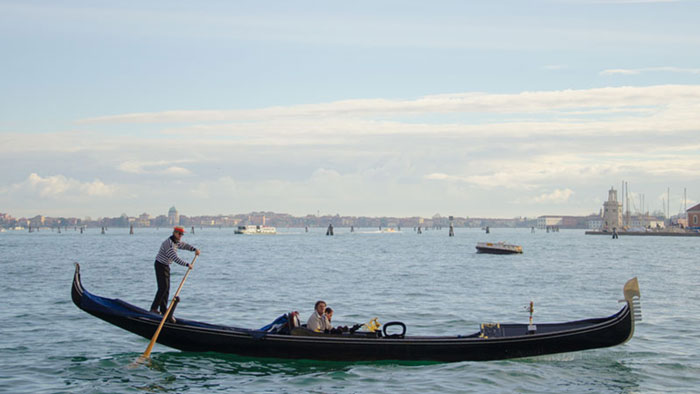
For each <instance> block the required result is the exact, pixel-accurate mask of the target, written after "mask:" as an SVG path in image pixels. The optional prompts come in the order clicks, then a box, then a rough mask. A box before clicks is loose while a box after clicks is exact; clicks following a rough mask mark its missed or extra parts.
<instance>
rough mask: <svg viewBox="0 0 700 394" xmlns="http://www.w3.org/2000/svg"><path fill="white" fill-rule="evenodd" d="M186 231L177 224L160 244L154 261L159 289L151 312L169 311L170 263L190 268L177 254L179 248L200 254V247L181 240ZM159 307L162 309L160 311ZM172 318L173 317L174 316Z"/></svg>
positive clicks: (163, 312) (161, 312)
mask: <svg viewBox="0 0 700 394" xmlns="http://www.w3.org/2000/svg"><path fill="white" fill-rule="evenodd" d="M184 233H185V229H184V228H182V227H180V226H175V227H173V235H171V236H170V237H168V238H167V239H166V240H165V241H163V243H162V244H161V245H160V250H159V251H158V255H157V256H156V262H155V263H154V266H155V269H156V282H158V291H157V292H156V296H155V298H154V299H153V303H152V304H151V312H154V313H160V314H165V313H166V312H167V311H168V305H167V303H168V295H169V293H170V263H172V262H173V261H174V262H176V263H178V264H180V265H182V266H185V267H187V268H190V264H189V263H187V262H186V261H185V260H183V259H181V258H179V257H178V256H177V250H178V249H184V250H190V251H193V252H194V254H195V255H197V256H199V249H197V248H195V247H194V246H192V245H190V244H188V243H185V242H183V241H182V240H181V239H182V235H183V234H184ZM158 309H160V312H159V311H158ZM171 319H173V318H172V316H171ZM173 320H174V319H173Z"/></svg>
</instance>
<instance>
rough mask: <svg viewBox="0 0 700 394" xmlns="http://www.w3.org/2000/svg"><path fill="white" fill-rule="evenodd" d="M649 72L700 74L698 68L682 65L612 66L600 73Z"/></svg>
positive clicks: (630, 73) (629, 73) (633, 73)
mask: <svg viewBox="0 0 700 394" xmlns="http://www.w3.org/2000/svg"><path fill="white" fill-rule="evenodd" d="M649 72H668V73H680V74H695V75H697V74H700V68H682V67H670V66H667V67H644V68H612V69H607V70H603V71H601V72H600V74H601V75H639V74H642V73H649Z"/></svg>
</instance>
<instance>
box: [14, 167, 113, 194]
mask: <svg viewBox="0 0 700 394" xmlns="http://www.w3.org/2000/svg"><path fill="white" fill-rule="evenodd" d="M117 190H118V188H117V186H114V185H108V184H105V183H104V182H102V181H100V180H99V179H95V180H94V181H92V182H81V181H79V180H76V179H72V178H68V177H65V176H63V175H52V176H47V177H42V176H40V175H38V174H36V173H31V174H29V176H28V177H27V179H25V180H24V181H22V182H20V183H16V184H13V185H11V186H10V187H8V188H6V189H5V190H4V192H5V193H9V194H13V195H30V196H34V197H41V198H48V199H64V198H78V199H84V198H86V197H110V196H113V195H114V194H115V192H116V191H117Z"/></svg>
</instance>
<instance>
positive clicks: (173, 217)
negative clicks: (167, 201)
mask: <svg viewBox="0 0 700 394" xmlns="http://www.w3.org/2000/svg"><path fill="white" fill-rule="evenodd" d="M168 224H169V225H171V226H177V225H178V224H180V213H179V212H178V211H177V209H175V207H170V210H168Z"/></svg>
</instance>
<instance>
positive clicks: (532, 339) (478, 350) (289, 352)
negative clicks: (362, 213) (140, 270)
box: [71, 264, 641, 362]
mask: <svg viewBox="0 0 700 394" xmlns="http://www.w3.org/2000/svg"><path fill="white" fill-rule="evenodd" d="M623 293H624V297H625V299H624V300H621V302H624V303H625V304H624V305H623V306H622V309H620V311H619V312H617V313H615V314H614V315H612V316H609V317H603V318H595V319H586V320H577V321H571V322H566V323H546V324H541V323H538V324H536V325H534V324H482V325H481V328H480V330H479V331H478V332H475V333H473V334H467V335H455V336H408V335H405V334H406V326H405V325H404V324H403V323H401V322H389V323H386V324H385V325H384V327H383V328H384V329H383V331H374V332H371V331H367V330H362V329H360V330H354V329H355V328H356V327H357V325H356V326H355V327H353V329H350V330H344V331H343V330H341V332H339V333H316V332H313V331H310V330H307V329H306V328H305V327H303V326H299V322H298V318H297V317H296V315H295V314H294V313H290V314H287V315H285V316H284V317H288V318H289V319H286V322H285V323H284V324H283V326H284V327H283V330H279V331H277V333H274V332H273V331H266V330H263V329H246V328H238V327H231V326H224V325H216V324H209V323H203V322H198V321H194V320H187V319H184V318H180V317H179V316H178V318H177V321H176V322H175V323H165V326H164V327H163V330H162V331H161V333H160V336H159V337H158V343H160V344H162V345H165V346H168V347H171V348H175V349H179V350H182V351H186V352H219V353H231V354H236V355H240V356H247V357H266V358H286V359H312V360H328V361H376V360H407V361H438V362H454V361H485V360H502V359H511V358H519V357H531V356H540V355H546V354H554V353H564V352H574V351H579V350H587V349H596V348H604V347H609V346H615V345H620V344H622V343H625V342H626V341H628V340H629V339H630V338H632V335H633V334H634V324H635V319H637V320H638V319H640V318H641V309H640V307H639V296H640V293H639V285H638V282H637V278H636V277H635V278H633V279H630V280H629V281H627V283H626V284H625V286H624V290H623ZM71 294H72V298H73V302H74V303H75V305H76V306H77V307H78V308H80V309H82V310H83V311H85V312H87V313H89V314H91V315H93V316H95V317H98V318H100V319H102V320H104V321H106V322H108V323H111V324H114V325H116V326H118V327H121V328H123V329H125V330H127V331H130V332H132V333H134V334H137V335H140V336H142V337H144V338H147V339H150V338H151V337H152V336H153V334H154V332H155V330H156V328H157V327H158V324H159V323H160V321H161V318H162V316H160V315H158V314H155V313H151V312H149V311H147V310H145V309H141V308H139V307H137V306H134V305H131V304H129V303H127V302H124V301H122V300H119V299H112V298H105V297H100V296H97V295H94V294H91V293H90V292H88V291H87V290H85V288H84V287H83V285H82V283H81V279H80V266H79V265H78V264H76V267H75V275H74V277H73V285H72V290H71ZM277 326H279V325H277ZM388 327H394V329H391V330H388V329H387V328H388ZM278 328H279V327H278ZM397 328H400V329H402V331H403V332H401V333H398V332H397V333H394V334H392V333H391V331H393V330H396V331H398V330H397Z"/></svg>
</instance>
